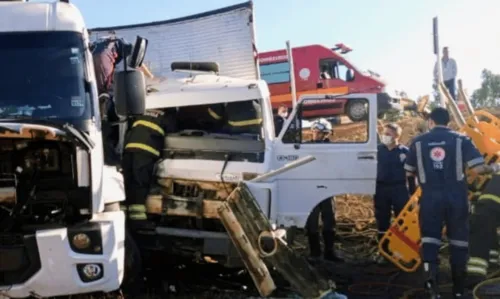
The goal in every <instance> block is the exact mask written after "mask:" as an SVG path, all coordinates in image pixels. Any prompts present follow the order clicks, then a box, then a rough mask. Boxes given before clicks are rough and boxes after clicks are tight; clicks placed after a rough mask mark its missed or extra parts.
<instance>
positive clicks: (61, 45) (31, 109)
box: [0, 32, 91, 120]
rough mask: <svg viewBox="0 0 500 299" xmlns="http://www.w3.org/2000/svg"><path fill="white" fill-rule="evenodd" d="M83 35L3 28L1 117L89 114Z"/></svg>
mask: <svg viewBox="0 0 500 299" xmlns="http://www.w3.org/2000/svg"><path fill="white" fill-rule="evenodd" d="M83 53H84V48H83V40H82V36H81V34H79V33H76V32H29V33H20V32H19V33H17V32H16V33H1V34H0V57H2V61H3V66H2V68H1V69H0V95H1V96H0V117H3V118H6V117H29V118H55V119H66V120H71V119H88V118H90V114H91V111H90V110H91V109H90V95H88V94H86V91H85V72H84V66H85V60H84V54H83Z"/></svg>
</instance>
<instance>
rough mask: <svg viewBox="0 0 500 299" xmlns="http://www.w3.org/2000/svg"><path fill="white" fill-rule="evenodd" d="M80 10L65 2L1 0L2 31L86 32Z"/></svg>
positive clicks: (0, 23)
mask: <svg viewBox="0 0 500 299" xmlns="http://www.w3.org/2000/svg"><path fill="white" fill-rule="evenodd" d="M85 30H86V29H85V22H84V20H83V16H82V14H81V13H80V11H79V10H78V9H77V8H76V6H74V5H73V4H70V3H63V2H59V1H56V2H24V1H15V2H14V1H13V2H0V32H33V31H73V32H82V33H83V32H84V31H85Z"/></svg>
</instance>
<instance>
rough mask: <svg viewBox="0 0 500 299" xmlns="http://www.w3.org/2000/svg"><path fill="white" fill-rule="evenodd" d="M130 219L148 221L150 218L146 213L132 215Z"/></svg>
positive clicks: (129, 216)
mask: <svg viewBox="0 0 500 299" xmlns="http://www.w3.org/2000/svg"><path fill="white" fill-rule="evenodd" d="M128 218H129V219H132V220H147V219H148V216H147V215H146V213H130V214H129V215H128Z"/></svg>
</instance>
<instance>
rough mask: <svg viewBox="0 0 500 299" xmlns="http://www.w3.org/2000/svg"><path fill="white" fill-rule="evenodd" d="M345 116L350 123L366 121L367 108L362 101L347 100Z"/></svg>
mask: <svg viewBox="0 0 500 299" xmlns="http://www.w3.org/2000/svg"><path fill="white" fill-rule="evenodd" d="M346 114H347V117H349V119H350V120H351V121H352V122H357V121H362V120H366V119H367V118H368V107H367V106H366V103H365V101H363V100H349V102H348V104H347V107H346Z"/></svg>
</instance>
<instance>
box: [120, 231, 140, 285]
mask: <svg viewBox="0 0 500 299" xmlns="http://www.w3.org/2000/svg"><path fill="white" fill-rule="evenodd" d="M141 275H142V257H141V252H140V251H139V247H138V246H137V243H136V242H135V240H134V239H133V237H132V235H131V234H130V233H129V232H128V231H126V232H125V273H124V276H123V282H122V286H123V288H124V289H127V288H129V287H131V286H133V285H134V284H135V283H137V282H138V281H140V280H141V279H142V277H141Z"/></svg>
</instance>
